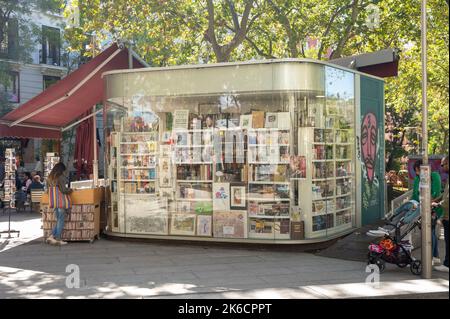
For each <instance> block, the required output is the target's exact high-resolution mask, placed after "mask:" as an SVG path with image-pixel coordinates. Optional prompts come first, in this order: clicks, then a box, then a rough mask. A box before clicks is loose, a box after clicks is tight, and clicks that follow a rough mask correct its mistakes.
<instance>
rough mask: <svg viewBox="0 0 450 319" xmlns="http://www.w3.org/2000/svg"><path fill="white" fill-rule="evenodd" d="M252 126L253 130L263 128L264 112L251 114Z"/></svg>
mask: <svg viewBox="0 0 450 319" xmlns="http://www.w3.org/2000/svg"><path fill="white" fill-rule="evenodd" d="M252 126H253V128H264V111H253V112H252Z"/></svg>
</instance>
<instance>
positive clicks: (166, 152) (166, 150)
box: [159, 145, 172, 157]
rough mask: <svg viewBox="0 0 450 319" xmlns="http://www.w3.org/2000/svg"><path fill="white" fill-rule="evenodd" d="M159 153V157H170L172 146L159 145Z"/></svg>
mask: <svg viewBox="0 0 450 319" xmlns="http://www.w3.org/2000/svg"><path fill="white" fill-rule="evenodd" d="M159 152H160V156H161V157H171V156H172V146H171V145H160V146H159Z"/></svg>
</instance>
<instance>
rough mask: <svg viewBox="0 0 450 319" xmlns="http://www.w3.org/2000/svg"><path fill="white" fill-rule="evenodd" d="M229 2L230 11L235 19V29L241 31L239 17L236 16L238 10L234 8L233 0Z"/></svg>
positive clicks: (228, 0)
mask: <svg viewBox="0 0 450 319" xmlns="http://www.w3.org/2000/svg"><path fill="white" fill-rule="evenodd" d="M227 2H228V7H229V8H230V11H231V17H232V19H233V24H234V28H235V29H236V30H239V29H240V26H239V19H238V16H237V14H236V10H235V8H234V3H233V2H232V1H231V0H227Z"/></svg>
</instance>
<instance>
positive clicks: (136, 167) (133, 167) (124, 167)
mask: <svg viewBox="0 0 450 319" xmlns="http://www.w3.org/2000/svg"><path fill="white" fill-rule="evenodd" d="M154 168H156V165H155V166H145V167H144V166H121V167H120V169H140V170H146V169H154Z"/></svg>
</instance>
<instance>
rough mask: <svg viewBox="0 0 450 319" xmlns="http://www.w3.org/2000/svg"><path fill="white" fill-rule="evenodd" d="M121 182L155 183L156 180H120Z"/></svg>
mask: <svg viewBox="0 0 450 319" xmlns="http://www.w3.org/2000/svg"><path fill="white" fill-rule="evenodd" d="M120 181H122V182H155V181H156V179H138V178H136V179H121V180H120Z"/></svg>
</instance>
